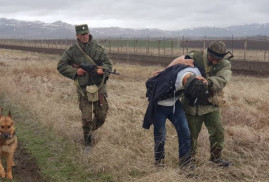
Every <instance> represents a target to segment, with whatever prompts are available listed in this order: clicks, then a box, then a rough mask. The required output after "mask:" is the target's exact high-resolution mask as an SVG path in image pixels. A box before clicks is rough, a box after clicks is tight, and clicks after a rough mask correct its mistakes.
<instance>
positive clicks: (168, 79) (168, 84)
mask: <svg viewBox="0 0 269 182" xmlns="http://www.w3.org/2000/svg"><path fill="white" fill-rule="evenodd" d="M187 67H188V66H187V65H182V64H176V65H174V66H171V67H168V68H166V69H165V70H164V71H162V72H161V73H160V74H158V75H157V76H155V77H152V78H150V79H148V80H147V82H146V87H147V94H146V96H147V97H148V101H149V105H148V108H147V111H146V114H145V116H144V120H143V128H145V129H149V128H150V125H151V124H152V123H153V122H154V120H155V118H154V117H153V114H154V112H156V108H157V102H158V101H159V100H165V99H167V98H171V97H173V96H174V91H175V90H176V88H175V82H176V78H177V74H178V72H179V71H181V70H183V69H185V68H187ZM180 93H181V91H180V92H177V94H176V95H179V94H180ZM167 96H168V97H167Z"/></svg>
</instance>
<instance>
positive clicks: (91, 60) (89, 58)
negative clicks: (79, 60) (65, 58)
mask: <svg viewBox="0 0 269 182" xmlns="http://www.w3.org/2000/svg"><path fill="white" fill-rule="evenodd" d="M77 46H78V48H79V50H80V51H81V52H82V53H83V54H84V56H86V58H88V60H90V62H91V63H92V64H94V65H97V64H96V63H95V62H94V60H93V59H92V58H91V57H90V56H89V55H87V54H86V53H85V51H83V50H82V49H81V47H80V46H79V44H78V43H77Z"/></svg>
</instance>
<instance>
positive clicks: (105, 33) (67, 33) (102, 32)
mask: <svg viewBox="0 0 269 182" xmlns="http://www.w3.org/2000/svg"><path fill="white" fill-rule="evenodd" d="M90 31H91V34H93V35H94V37H96V38H108V37H110V38H120V37H121V38H148V37H150V38H163V37H164V36H165V38H177V37H180V38H182V37H183V36H184V37H191V38H202V37H207V38H210V37H232V36H234V37H264V36H268V35H269V23H266V24H249V25H237V26H230V27H225V28H218V27H198V28H192V29H183V30H179V31H166V30H159V29H131V28H118V27H109V28H90ZM74 37H75V31H74V25H71V24H68V23H65V22H62V21H56V22H54V23H43V22H40V21H19V20H15V19H5V18H0V38H2V39H5V38H16V39H74Z"/></svg>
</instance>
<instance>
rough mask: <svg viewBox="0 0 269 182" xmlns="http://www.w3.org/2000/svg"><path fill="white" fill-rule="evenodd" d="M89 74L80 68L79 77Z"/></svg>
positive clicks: (78, 70)
mask: <svg viewBox="0 0 269 182" xmlns="http://www.w3.org/2000/svg"><path fill="white" fill-rule="evenodd" d="M86 73H87V72H86V71H85V70H83V69H81V68H78V69H77V75H78V76H83V75H85V74H86Z"/></svg>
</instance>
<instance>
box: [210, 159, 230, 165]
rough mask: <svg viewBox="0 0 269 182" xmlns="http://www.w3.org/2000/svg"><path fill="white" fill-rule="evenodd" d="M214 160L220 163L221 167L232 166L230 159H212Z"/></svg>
mask: <svg viewBox="0 0 269 182" xmlns="http://www.w3.org/2000/svg"><path fill="white" fill-rule="evenodd" d="M211 161H212V162H214V163H216V164H218V166H220V167H230V166H231V165H232V163H231V162H230V161H226V160H223V159H216V160H211Z"/></svg>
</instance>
